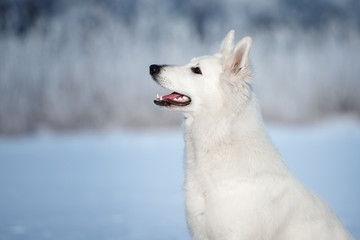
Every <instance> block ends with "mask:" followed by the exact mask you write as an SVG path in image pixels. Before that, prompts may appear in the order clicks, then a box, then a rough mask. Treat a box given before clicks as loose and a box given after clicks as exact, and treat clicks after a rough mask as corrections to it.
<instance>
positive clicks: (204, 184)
mask: <svg viewBox="0 0 360 240" xmlns="http://www.w3.org/2000/svg"><path fill="white" fill-rule="evenodd" d="M233 38H234V31H230V32H229V34H228V35H227V37H226V38H225V39H224V41H223V44H222V46H221V47H220V51H219V53H217V54H216V55H215V56H212V57H201V58H195V59H193V60H192V61H191V62H190V63H189V64H187V65H185V66H165V67H163V68H162V70H161V72H160V73H159V75H158V76H157V79H156V80H157V81H158V83H159V84H160V85H161V86H163V87H165V88H167V89H169V90H172V91H176V92H179V93H181V94H186V95H187V96H189V97H190V98H191V100H192V101H191V104H189V105H188V106H185V107H176V106H172V107H171V108H173V109H177V110H180V111H183V112H184V115H185V123H184V125H185V145H186V163H185V164H186V165H185V168H186V180H185V185H184V190H185V194H186V210H187V222H188V226H189V229H190V231H191V234H192V236H193V238H194V239H196V240H200V239H201V240H210V239H211V240H213V239H215V240H230V239H234V240H235V239H236V240H239V239H252V240H253V239H264V240H265V239H276V240H281V239H284V240H289V239H290V240H294V239H299V240H300V239H301V240H304V239H316V240H321V239H324V240H330V239H351V236H350V235H349V233H348V232H347V231H346V229H345V228H344V226H343V225H342V223H341V222H340V221H339V219H338V218H337V216H336V215H335V214H334V213H333V212H332V210H331V209H330V208H329V207H328V206H327V205H326V204H325V203H324V202H323V201H322V200H321V199H320V198H319V197H318V196H317V195H315V194H314V193H313V192H311V191H310V190H308V189H307V188H305V187H304V186H303V185H302V184H301V183H300V182H299V181H298V180H297V179H296V178H295V177H294V176H293V175H292V174H291V173H290V171H289V169H288V168H287V167H286V165H285V164H284V162H283V160H282V157H281V156H280V154H279V153H278V152H277V150H276V148H275V147H274V146H273V144H272V143H271V141H270V140H269V138H268V136H267V134H266V132H265V130H264V127H263V123H262V119H261V116H260V113H259V110H258V107H257V101H256V97H255V95H254V93H253V92H252V91H251V87H250V83H251V81H252V70H251V66H250V61H249V51H250V47H251V39H250V38H249V37H246V38H244V39H242V40H241V41H240V42H239V43H238V44H237V45H236V46H235V47H233ZM195 66H199V67H200V68H201V71H202V74H194V73H193V72H192V71H191V67H195ZM309 167H311V166H309Z"/></svg>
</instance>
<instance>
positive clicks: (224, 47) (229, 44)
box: [217, 30, 235, 56]
mask: <svg viewBox="0 0 360 240" xmlns="http://www.w3.org/2000/svg"><path fill="white" fill-rule="evenodd" d="M234 33H235V31H234V30H230V31H229V33H228V34H227V35H226V37H225V38H224V40H223V41H222V43H221V46H220V50H219V52H218V54H217V55H220V56H224V55H226V54H228V53H229V52H230V51H231V50H232V49H233V47H234Z"/></svg>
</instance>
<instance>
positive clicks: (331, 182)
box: [0, 120, 360, 240]
mask: <svg viewBox="0 0 360 240" xmlns="http://www.w3.org/2000/svg"><path fill="white" fill-rule="evenodd" d="M269 132H270V135H271V138H272V139H273V140H274V142H275V143H276V145H277V146H278V148H279V150H280V151H281V152H282V154H283V155H284V157H285V158H286V161H287V163H288V165H289V167H290V168H291V169H292V170H293V172H294V173H295V174H296V175H297V176H298V177H299V178H300V179H301V180H302V181H303V182H304V183H305V184H306V185H308V186H309V187H310V188H312V189H313V190H314V191H316V192H317V193H318V194H319V195H320V196H321V197H322V198H324V199H325V200H326V201H327V202H328V203H329V204H330V205H331V207H332V208H333V209H334V210H335V211H336V212H337V214H338V215H339V217H340V218H341V219H342V221H343V222H344V223H345V225H346V226H347V227H348V228H349V229H350V231H351V232H352V234H353V235H354V237H355V238H357V239H360V187H359V183H360V174H359V170H360V123H358V122H354V121H349V120H338V121H332V122H327V123H324V124H320V125H316V126H311V127H285V128H284V127H271V128H270V129H269ZM182 156H183V140H182V133H181V132H180V130H179V131H155V130H154V131H152V132H120V133H106V134H105V133H104V134H76V135H49V134H42V135H37V136H31V137H22V138H0V240H3V239H4V240H5V239H6V240H12V239H26V240H33V239H34V240H35V239H36V240H42V239H59V240H60V239H61V240H62V239H67V240H73V239H86V240H92V239H93V240H98V239H102V240H110V239H125V240H133V239H134V240H135V239H146V240H149V239H150V240H152V239H154V240H155V239H156V240H161V239H164V240H165V239H166V240H169V239H170V240H171V239H174V240H175V239H179V240H180V239H181V240H183V239H189V236H188V233H187V229H186V224H185V215H184V205H183V194H182V182H183V160H182Z"/></svg>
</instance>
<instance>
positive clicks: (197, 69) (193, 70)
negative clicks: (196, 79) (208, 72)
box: [191, 67, 202, 74]
mask: <svg viewBox="0 0 360 240" xmlns="http://www.w3.org/2000/svg"><path fill="white" fill-rule="evenodd" d="M191 71H192V72H193V73H195V74H202V72H201V70H200V68H199V67H192V68H191Z"/></svg>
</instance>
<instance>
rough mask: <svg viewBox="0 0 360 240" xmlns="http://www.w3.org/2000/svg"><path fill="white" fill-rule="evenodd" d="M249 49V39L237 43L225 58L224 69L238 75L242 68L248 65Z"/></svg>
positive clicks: (245, 38)
mask: <svg viewBox="0 0 360 240" xmlns="http://www.w3.org/2000/svg"><path fill="white" fill-rule="evenodd" d="M250 48H251V38H250V37H244V38H243V39H241V40H240V42H238V43H237V44H236V46H235V48H234V51H233V52H232V54H230V56H228V57H227V60H226V62H227V63H226V65H227V66H226V67H227V68H228V69H229V70H231V71H232V72H233V73H235V74H236V73H238V72H239V71H240V70H241V69H242V68H244V67H246V66H247V65H249V62H250V59H249V53H250Z"/></svg>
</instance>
